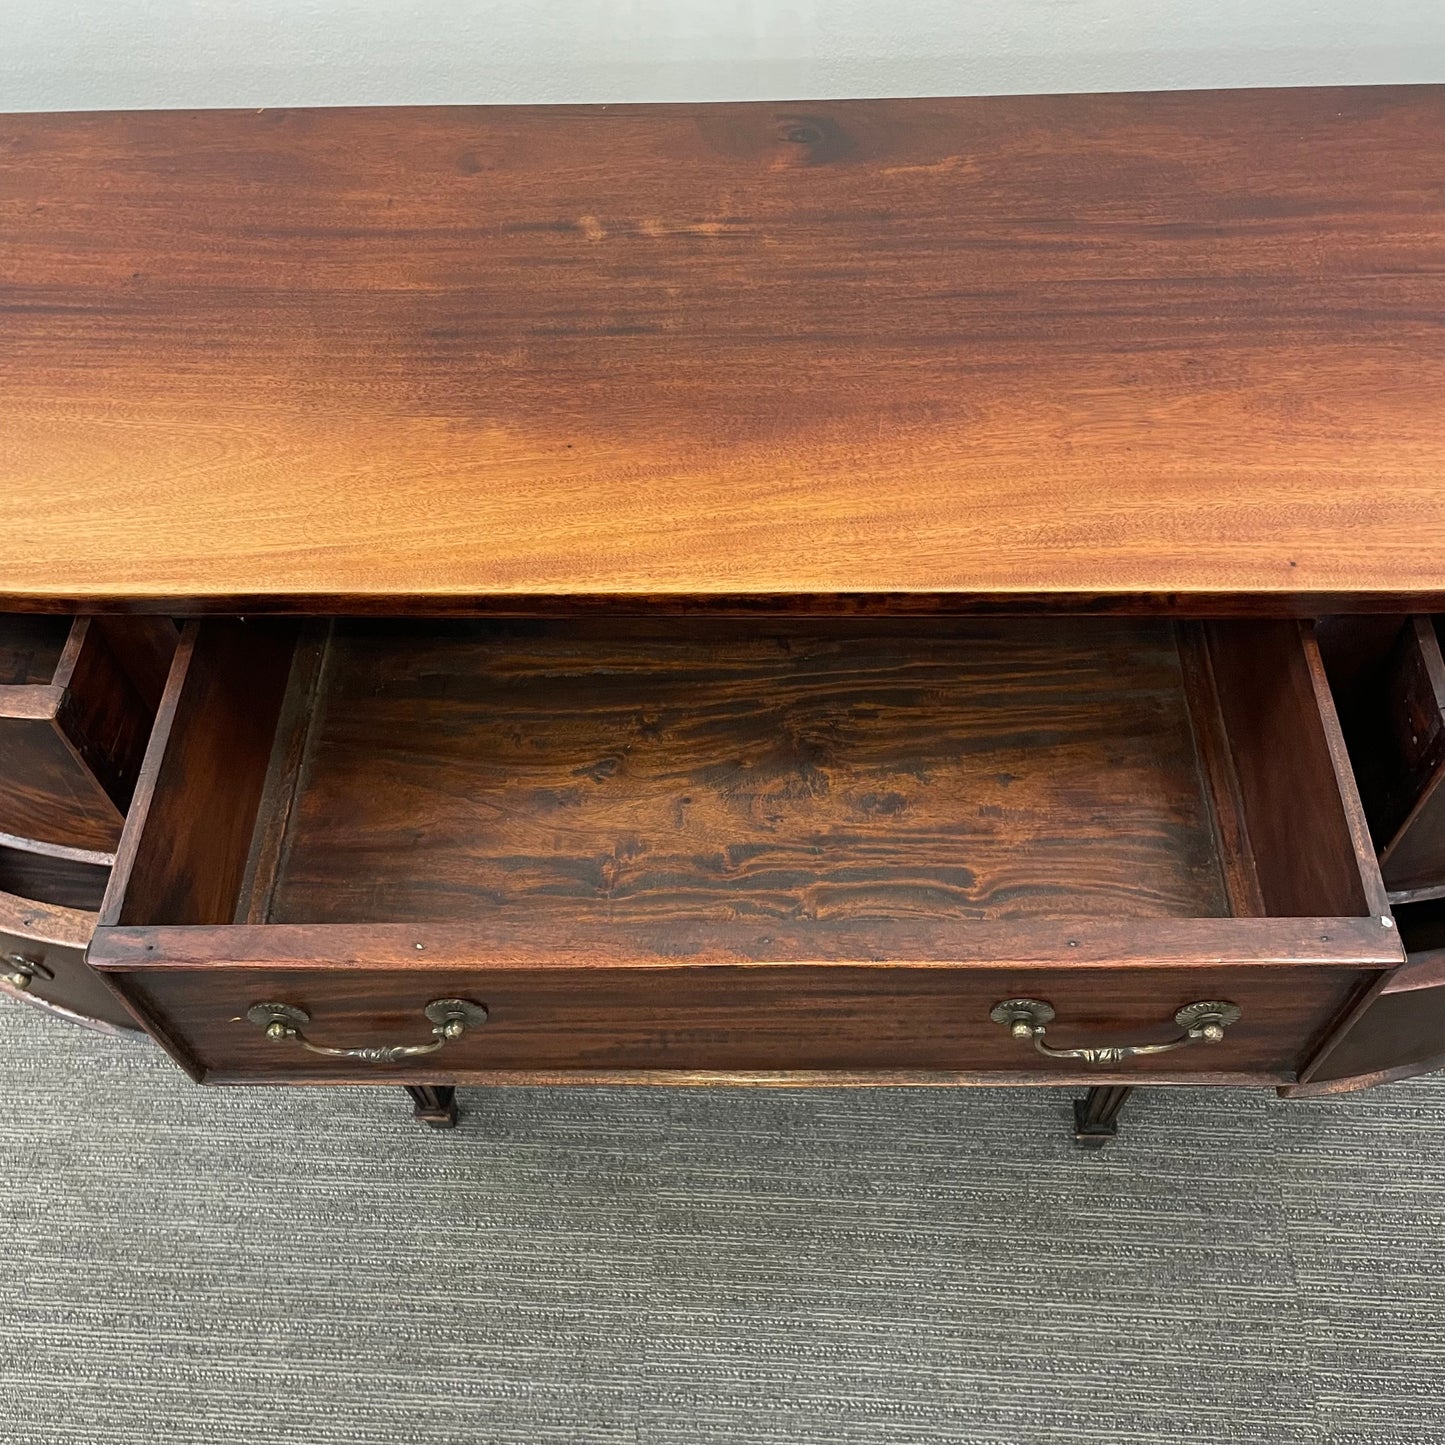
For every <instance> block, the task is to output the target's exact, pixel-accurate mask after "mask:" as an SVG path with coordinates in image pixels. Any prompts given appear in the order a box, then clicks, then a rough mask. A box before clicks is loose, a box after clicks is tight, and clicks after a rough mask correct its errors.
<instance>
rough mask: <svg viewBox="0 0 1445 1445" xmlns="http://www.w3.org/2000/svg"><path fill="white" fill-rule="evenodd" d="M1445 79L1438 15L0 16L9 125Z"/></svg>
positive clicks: (438, 5)
mask: <svg viewBox="0 0 1445 1445" xmlns="http://www.w3.org/2000/svg"><path fill="white" fill-rule="evenodd" d="M1439 80H1445V0H0V110H60V109H76V110H80V109H102V108H109V107H139V106H206V105H211V106H217V105H244V106H249V105H258V106H259V105H272V106H275V105H343V104H400V103H406V102H468V101H477V102H481V101H565V100H577V101H584V100H585V101H608V100H614V101H615V100H677V99H693V100H721V99H754V98H755V99H782V98H788V97H792V98H804V97H815V98H824V97H838V96H846V95H946V94H970V93H980V94H988V93H1001V92H1008V91H1015V92H1017V91H1063V90H1144V89H1155V88H1180V87H1190V86H1249V85H1316V84H1367V83H1377V82H1386V81H1439Z"/></svg>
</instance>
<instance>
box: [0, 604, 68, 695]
mask: <svg viewBox="0 0 1445 1445" xmlns="http://www.w3.org/2000/svg"><path fill="white" fill-rule="evenodd" d="M70 630H71V620H70V618H68V617H42V616H36V615H30V614H19V613H0V687H35V686H39V685H42V684H45V683H48V682H50V681H51V680H52V679H53V678H54V676H55V674H56V671H57V670H58V668H59V667H60V658H61V654H62V653H63V652H64V651H65V644H66V641H67V639H68V638H69V636H70Z"/></svg>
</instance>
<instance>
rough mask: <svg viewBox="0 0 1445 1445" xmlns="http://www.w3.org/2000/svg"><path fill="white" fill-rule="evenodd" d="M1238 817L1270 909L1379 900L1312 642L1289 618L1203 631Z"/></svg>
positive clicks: (1367, 907) (1355, 905)
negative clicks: (1239, 810)
mask: <svg viewBox="0 0 1445 1445" xmlns="http://www.w3.org/2000/svg"><path fill="white" fill-rule="evenodd" d="M1209 652H1210V661H1211V664H1212V668H1213V675H1214V680H1215V683H1216V686H1217V688H1218V695H1219V701H1220V708H1221V711H1222V714H1223V718H1224V725H1225V728H1226V730H1227V732H1228V734H1229V737H1230V740H1231V749H1232V753H1233V758H1234V765H1235V772H1236V776H1237V778H1238V783H1239V796H1240V799H1241V801H1242V805H1243V809H1244V824H1245V829H1246V831H1247V833H1248V836H1249V839H1250V844H1251V850H1252V853H1253V857H1254V863H1255V870H1256V875H1257V877H1258V881H1259V886H1260V890H1261V892H1262V895H1263V899H1264V904H1265V907H1266V909H1267V911H1268V912H1269V913H1271V914H1285V915H1289V914H1303V915H1311V914H1319V913H1323V912H1325V911H1327V910H1328V909H1335V910H1338V911H1339V912H1342V913H1347V914H1358V913H1367V914H1373V915H1374V916H1375V918H1376V919H1377V920H1378V919H1382V918H1383V919H1388V917H1389V911H1390V910H1389V901H1388V899H1387V898H1386V896H1385V889H1384V884H1383V883H1382V881H1381V879H1380V871H1379V867H1378V866H1377V864H1376V862H1375V851H1374V848H1373V846H1372V845H1371V843H1370V834H1369V827H1368V825H1367V823H1366V821H1365V815H1364V809H1363V807H1362V806H1361V804H1360V800H1359V794H1358V792H1357V791H1356V788H1355V780H1354V776H1353V774H1352V773H1351V771H1350V763H1349V755H1348V753H1347V751H1346V748H1345V743H1344V739H1343V737H1342V735H1341V733H1340V727H1339V719H1338V717H1337V715H1336V713H1335V707H1334V702H1333V700H1332V698H1331V696H1330V689H1329V683H1328V680H1327V679H1326V676H1325V670H1324V664H1323V662H1322V661H1321V660H1320V655H1319V648H1318V646H1317V644H1316V642H1315V640H1314V638H1313V637H1312V636H1311V635H1310V633H1309V632H1308V630H1306V629H1304V628H1302V627H1301V626H1300V624H1298V623H1293V622H1239V623H1233V624H1229V625H1227V626H1223V625H1222V626H1219V627H1216V628H1213V629H1211V630H1210V633H1209Z"/></svg>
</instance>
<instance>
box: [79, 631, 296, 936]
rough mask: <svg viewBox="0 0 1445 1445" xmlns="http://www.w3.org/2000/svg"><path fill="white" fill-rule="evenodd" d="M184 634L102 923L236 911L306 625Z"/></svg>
mask: <svg viewBox="0 0 1445 1445" xmlns="http://www.w3.org/2000/svg"><path fill="white" fill-rule="evenodd" d="M199 627H200V624H197V623H191V624H189V625H188V626H187V627H186V629H185V631H184V632H183V633H182V636H181V641H180V645H179V647H178V648H177V650H176V656H175V662H174V665H173V667H172V669H171V676H170V680H169V682H168V683H167V686H166V692H165V695H164V696H163V698H162V700H161V705H160V710H159V712H158V713H157V715H156V726H155V730H154V733H153V736H152V738H151V742H150V746H149V748H148V749H147V751H146V756H145V761H144V764H143V766H142V769H141V777H140V781H139V785H138V787H137V789H136V796H135V801H134V806H133V808H132V810H131V815H130V823H131V826H129V827H128V828H127V829H126V834H125V837H124V839H123V840H122V843H121V846H120V849H119V851H118V853H117V855H116V863H115V869H114V871H113V873H112V877H111V882H110V887H109V889H108V890H107V893H106V898H105V902H104V903H103V904H102V907H101V921H102V922H103V923H116V922H123V921H130V920H131V919H135V918H146V917H165V918H168V919H171V920H173V921H174V922H177V923H220V922H224V921H228V920H229V919H230V918H231V917H232V916H233V914H234V911H235V907H236V898H237V894H238V892H239V890H240V886H241V881H242V878H243V876H244V874H245V869H246V861H247V856H248V854H249V852H250V850H251V846H252V841H253V840H252V833H253V829H254V827H255V822H256V810H257V807H258V805H259V803H260V797H261V788H262V784H263V782H264V780H265V776H266V768H267V764H268V761H269V758H270V754H271V748H272V745H273V742H274V733H275V728H276V717H277V712H278V709H279V708H280V705H281V698H282V695H283V692H284V690H285V684H286V677H287V672H288V669H289V667H290V665H291V656H292V648H293V645H294V640H295V628H294V627H293V626H290V625H289V624H279V625H271V624H265V623H257V624H252V625H247V624H246V623H244V622H241V621H240V620H220V621H215V622H208V623H206V624H205V627H206V640H207V646H206V647H205V648H203V649H201V650H200V651H199V653H198V652H197V649H196V639H197V636H198V634H199Z"/></svg>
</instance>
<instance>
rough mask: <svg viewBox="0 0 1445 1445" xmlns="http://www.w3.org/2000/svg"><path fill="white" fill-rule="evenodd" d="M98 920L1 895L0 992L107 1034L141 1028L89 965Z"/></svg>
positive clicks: (67, 909)
mask: <svg viewBox="0 0 1445 1445" xmlns="http://www.w3.org/2000/svg"><path fill="white" fill-rule="evenodd" d="M94 921H95V920H94V915H93V914H85V913H81V912H79V911H78V910H74V909H69V908H54V907H48V906H46V905H44V904H40V903H32V902H29V901H28V900H26V899H23V898H17V897H14V896H13V895H11V894H8V893H0V992H3V993H6V994H8V995H10V996H11V997H13V998H17V999H19V1000H21V1001H23V1002H26V1003H33V1004H38V1005H40V1006H41V1007H43V1008H48V1009H50V1010H52V1011H54V1012H58V1013H62V1014H64V1015H66V1016H67V1017H68V1018H70V1019H72V1020H73V1021H74V1022H77V1023H83V1024H88V1025H90V1026H92V1027H95V1028H100V1029H102V1030H106V1031H113V1030H115V1029H128V1030H134V1029H135V1028H137V1027H138V1026H137V1024H136V1021H135V1019H134V1018H133V1017H132V1016H131V1014H130V1011H129V1010H128V1009H127V1008H126V1007H125V1005H124V1004H123V1003H122V1002H121V1001H120V999H118V998H117V997H116V996H115V994H114V993H113V992H112V991H111V989H110V988H108V987H107V985H106V983H105V980H104V979H103V978H101V977H100V975H99V974H98V973H96V972H95V970H94V969H92V968H91V967H90V965H89V964H88V963H86V961H85V945H86V942H87V940H88V939H89V936H90V929H91V927H93V926H94Z"/></svg>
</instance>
